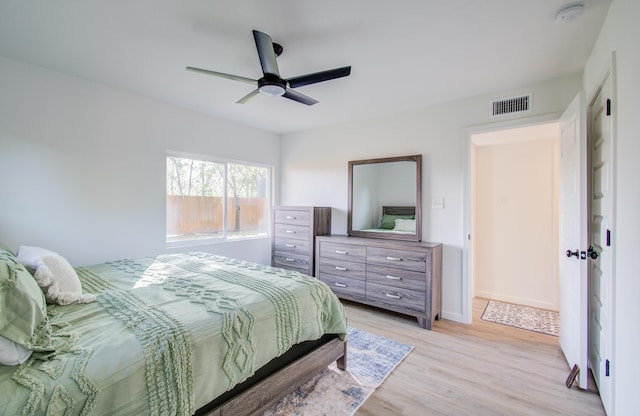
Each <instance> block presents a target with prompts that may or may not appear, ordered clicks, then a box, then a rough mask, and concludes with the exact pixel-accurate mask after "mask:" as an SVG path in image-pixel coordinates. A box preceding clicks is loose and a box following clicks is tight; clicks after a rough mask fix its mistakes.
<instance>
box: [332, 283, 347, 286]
mask: <svg viewBox="0 0 640 416" xmlns="http://www.w3.org/2000/svg"><path fill="white" fill-rule="evenodd" d="M333 285H334V286H336V287H347V285H345V284H342V283H338V282H335V283H334V284H333Z"/></svg>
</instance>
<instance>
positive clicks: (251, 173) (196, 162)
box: [167, 154, 271, 245]
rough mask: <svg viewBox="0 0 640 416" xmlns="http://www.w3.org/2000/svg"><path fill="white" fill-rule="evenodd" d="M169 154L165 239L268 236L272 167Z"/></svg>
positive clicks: (206, 240) (175, 241) (188, 240)
mask: <svg viewBox="0 0 640 416" xmlns="http://www.w3.org/2000/svg"><path fill="white" fill-rule="evenodd" d="M204 159H206V158H200V159H194V158H192V157H189V156H184V155H178V154H174V155H169V156H167V243H169V244H176V245H179V244H182V243H190V244H191V243H209V242H212V241H223V240H230V239H243V238H255V237H261V236H266V235H268V230H269V217H270V216H269V212H270V206H271V200H270V198H271V197H270V194H271V192H270V190H271V168H270V167H264V166H257V165H251V164H246V163H239V162H226V161H214V160H204Z"/></svg>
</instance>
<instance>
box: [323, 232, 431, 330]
mask: <svg viewBox="0 0 640 416" xmlns="http://www.w3.org/2000/svg"><path fill="white" fill-rule="evenodd" d="M316 277H317V278H318V279H320V280H322V281H324V282H325V283H327V284H328V285H329V286H330V287H331V289H332V290H333V291H334V293H335V294H336V295H338V297H340V298H343V299H347V300H351V301H354V302H359V303H363V304H367V305H371V306H376V307H379V308H383V309H387V310H391V311H395V312H399V313H403V314H406V315H411V316H415V317H416V318H417V320H418V324H419V325H420V326H421V327H422V328H426V329H431V328H432V326H433V323H434V321H435V320H436V319H439V318H440V315H441V314H442V244H439V243H427V242H413V241H410V242H409V241H396V240H382V239H375V238H359V237H347V236H325V237H318V238H317V239H316Z"/></svg>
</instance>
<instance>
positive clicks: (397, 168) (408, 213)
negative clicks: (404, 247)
mask: <svg viewBox="0 0 640 416" xmlns="http://www.w3.org/2000/svg"><path fill="white" fill-rule="evenodd" d="M421 202H422V155H413V156H399V157H388V158H382V159H367V160H352V161H350V162H349V211H348V213H347V232H348V234H349V235H352V236H357V237H371V238H390V239H396V240H412V241H420V240H421V239H422V204H421Z"/></svg>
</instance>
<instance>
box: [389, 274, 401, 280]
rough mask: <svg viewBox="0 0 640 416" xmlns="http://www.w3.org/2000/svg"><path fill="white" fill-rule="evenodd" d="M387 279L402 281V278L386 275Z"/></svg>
mask: <svg viewBox="0 0 640 416" xmlns="http://www.w3.org/2000/svg"><path fill="white" fill-rule="evenodd" d="M387 279H391V280H402V277H400V276H391V275H390V274H388V275H387Z"/></svg>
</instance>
